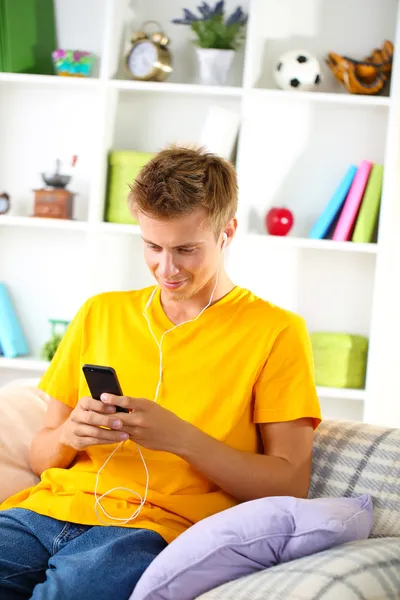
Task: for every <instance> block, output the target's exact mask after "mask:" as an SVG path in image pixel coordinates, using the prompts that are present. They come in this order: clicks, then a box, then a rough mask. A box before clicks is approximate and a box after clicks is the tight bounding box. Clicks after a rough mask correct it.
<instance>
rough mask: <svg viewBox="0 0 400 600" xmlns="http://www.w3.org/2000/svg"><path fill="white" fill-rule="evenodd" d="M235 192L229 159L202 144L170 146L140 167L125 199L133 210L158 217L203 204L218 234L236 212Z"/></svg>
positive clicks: (186, 212)
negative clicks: (196, 146)
mask: <svg viewBox="0 0 400 600" xmlns="http://www.w3.org/2000/svg"><path fill="white" fill-rule="evenodd" d="M237 196H238V189H237V177H236V171H235V169H234V167H233V165H232V164H231V163H229V162H228V161H226V160H225V159H223V158H221V157H219V156H217V155H216V154H212V153H210V152H207V151H206V150H205V149H204V148H186V147H181V146H170V147H168V148H166V149H164V150H161V152H159V153H158V154H156V155H155V156H154V157H153V159H152V160H150V161H149V162H148V163H147V164H146V165H145V166H144V167H143V168H142V169H141V171H140V173H139V175H138V177H137V178H136V179H135V181H134V182H133V184H132V185H131V186H130V193H129V196H128V202H129V207H130V209H131V210H132V211H133V212H137V211H139V212H142V213H144V214H146V215H149V216H151V217H155V218H160V219H169V218H174V217H179V216H182V215H187V214H190V213H191V212H192V211H193V210H195V209H196V208H198V207H204V208H205V209H206V211H207V219H208V224H209V225H210V226H211V228H212V230H213V231H214V234H215V236H216V237H217V236H218V235H219V234H220V233H221V231H222V229H223V227H224V226H225V225H226V224H227V223H228V221H230V219H232V218H233V217H234V216H235V214H236V210H237Z"/></svg>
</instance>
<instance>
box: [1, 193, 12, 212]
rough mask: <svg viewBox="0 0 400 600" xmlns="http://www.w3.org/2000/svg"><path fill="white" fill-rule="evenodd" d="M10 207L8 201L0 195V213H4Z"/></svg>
mask: <svg viewBox="0 0 400 600" xmlns="http://www.w3.org/2000/svg"><path fill="white" fill-rule="evenodd" d="M9 208H10V201H9V200H8V199H7V198H5V197H4V196H0V215H1V214H5V213H6V212H7V211H8V209H9Z"/></svg>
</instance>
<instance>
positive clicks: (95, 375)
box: [82, 365, 129, 413]
mask: <svg viewBox="0 0 400 600" xmlns="http://www.w3.org/2000/svg"><path fill="white" fill-rule="evenodd" d="M82 371H83V374H84V375H85V378H86V381H87V384H88V386H89V390H90V393H91V395H92V398H95V400H100V396H101V394H105V393H107V394H114V396H123V393H122V390H121V386H120V385H119V381H118V377H117V374H116V372H115V371H114V369H113V368H112V367H102V366H100V365H83V367H82ZM115 408H116V409H117V412H124V413H128V412H129V410H128V409H127V408H122V407H121V406H116V407H115Z"/></svg>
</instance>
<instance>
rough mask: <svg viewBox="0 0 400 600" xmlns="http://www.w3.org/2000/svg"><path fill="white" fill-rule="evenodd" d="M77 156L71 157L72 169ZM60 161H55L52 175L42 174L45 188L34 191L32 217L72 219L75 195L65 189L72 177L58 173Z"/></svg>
mask: <svg viewBox="0 0 400 600" xmlns="http://www.w3.org/2000/svg"><path fill="white" fill-rule="evenodd" d="M76 161H77V156H73V157H72V165H71V166H72V167H74V166H75V165H76ZM60 166H61V161H60V160H59V159H57V160H56V170H55V172H54V173H42V179H43V181H44V183H45V187H44V188H42V189H39V190H34V193H35V204H34V212H33V216H34V217H42V218H43V217H45V218H51V219H72V213H73V204H74V197H75V195H76V194H74V193H73V192H70V191H69V190H67V189H66V187H67V185H68V183H69V182H70V181H71V177H72V175H66V174H64V175H63V174H62V173H60Z"/></svg>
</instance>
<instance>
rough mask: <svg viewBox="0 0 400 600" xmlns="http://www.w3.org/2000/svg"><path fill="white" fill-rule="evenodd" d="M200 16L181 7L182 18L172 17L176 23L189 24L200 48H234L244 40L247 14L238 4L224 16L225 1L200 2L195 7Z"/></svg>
mask: <svg viewBox="0 0 400 600" xmlns="http://www.w3.org/2000/svg"><path fill="white" fill-rule="evenodd" d="M197 10H198V12H199V13H200V16H199V17H198V16H197V15H195V14H194V13H193V12H192V11H191V10H189V9H187V8H184V9H183V15H184V16H183V18H182V19H173V21H172V22H173V23H175V24H178V25H189V26H190V28H191V29H192V31H194V33H195V34H196V36H197V40H196V42H195V43H196V44H197V45H198V46H199V47H200V48H215V49H218V50H236V49H237V48H238V47H239V46H240V45H241V44H242V42H243V40H244V30H245V26H246V23H247V15H246V14H245V13H244V12H243V10H242V8H241V7H240V6H238V7H237V8H236V9H235V10H234V11H233V13H232V14H231V15H230V16H229V17H227V18H225V2H224V0H220V1H219V2H217V3H216V5H215V6H214V7H212V6H210V5H209V4H208V3H207V2H202V4H200V6H198V7H197Z"/></svg>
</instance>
